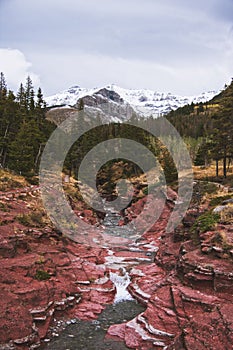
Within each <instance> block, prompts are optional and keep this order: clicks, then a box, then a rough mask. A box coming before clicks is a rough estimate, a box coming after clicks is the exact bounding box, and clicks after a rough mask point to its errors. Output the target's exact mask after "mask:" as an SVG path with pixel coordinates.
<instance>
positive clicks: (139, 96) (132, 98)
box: [45, 84, 218, 116]
mask: <svg viewBox="0 0 233 350" xmlns="http://www.w3.org/2000/svg"><path fill="white" fill-rule="evenodd" d="M217 93H218V92H217V91H209V92H205V93H202V94H200V95H198V96H178V95H173V94H171V93H161V92H157V91H152V90H133V89H124V88H121V87H119V86H117V85H114V84H112V85H107V86H105V87H102V88H94V89H86V88H81V87H80V86H73V87H71V88H69V89H68V90H65V91H63V92H61V93H58V94H56V95H53V96H50V97H47V98H46V99H45V100H46V102H47V105H48V106H49V107H52V106H72V107H77V106H78V103H79V101H80V99H85V100H86V101H87V104H89V106H90V105H91V106H92V107H93V101H92V102H91V98H92V97H93V98H94V99H95V100H96V103H95V105H96V106H97V104H98V96H99V97H104V98H105V99H106V101H107V100H109V101H111V102H115V103H120V104H121V105H122V104H126V105H130V106H132V107H133V109H134V110H136V111H137V112H139V113H140V112H141V113H143V114H145V115H154V116H158V115H161V114H167V113H168V112H170V111H171V110H175V109H177V108H179V107H183V106H185V105H187V104H191V103H192V102H193V103H200V102H203V103H204V102H207V101H209V100H211V99H212V98H213V97H214V96H215V95H216V94H217ZM99 102H100V103H101V101H99ZM102 103H103V101H102Z"/></svg>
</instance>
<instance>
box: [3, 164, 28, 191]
mask: <svg viewBox="0 0 233 350" xmlns="http://www.w3.org/2000/svg"><path fill="white" fill-rule="evenodd" d="M25 186H28V182H27V181H26V180H25V178H24V177H23V176H20V175H15V174H13V173H10V172H8V171H6V170H3V169H0V191H10V190H13V189H15V188H18V187H25Z"/></svg>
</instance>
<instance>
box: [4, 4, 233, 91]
mask: <svg viewBox="0 0 233 350" xmlns="http://www.w3.org/2000/svg"><path fill="white" fill-rule="evenodd" d="M0 70H1V71H3V72H4V73H5V76H6V78H7V81H8V86H9V87H10V88H11V89H17V87H18V84H19V82H21V81H24V80H25V77H26V76H27V75H28V74H30V75H31V77H32V78H33V82H34V85H35V86H36V87H38V85H40V86H41V87H42V89H43V91H44V93H45V95H51V94H53V93H56V92H58V91H61V90H64V89H66V88H69V87H70V86H73V85H80V86H82V87H96V86H103V85H105V84H110V83H115V84H117V85H120V86H122V87H126V88H148V89H153V90H157V91H165V92H172V93H176V94H181V95H192V94H198V93H201V92H203V91H209V90H218V89H220V88H222V87H223V86H224V84H225V83H229V82H230V80H231V77H232V76H233V1H232V0H195V1H193V0H64V1H63V0H39V1H34V0H0Z"/></svg>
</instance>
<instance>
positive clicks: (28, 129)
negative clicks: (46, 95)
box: [0, 73, 55, 177]
mask: <svg viewBox="0 0 233 350" xmlns="http://www.w3.org/2000/svg"><path fill="white" fill-rule="evenodd" d="M45 113H46V104H45V101H44V99H43V94H42V91H41V89H40V88H39V89H38V91H37V93H36V94H35V91H34V89H33V85H32V80H31V78H30V77H28V78H27V80H26V83H25V85H23V84H22V83H21V84H20V87H19V90H18V92H17V94H16V96H15V94H14V93H13V92H12V91H11V90H8V88H7V83H6V80H5V77H4V74H3V73H1V76H0V121H1V122H0V166H1V167H2V168H8V169H10V170H14V171H15V172H17V173H20V174H22V175H26V176H29V177H30V176H33V175H34V174H35V173H37V171H38V167H39V159H40V156H41V152H42V150H43V147H44V144H45V142H46V140H47V139H48V136H49V135H50V133H51V131H52V130H53V129H54V128H55V126H54V125H53V124H52V123H51V122H49V121H47V120H46V119H45Z"/></svg>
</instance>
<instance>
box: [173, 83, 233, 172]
mask: <svg viewBox="0 0 233 350" xmlns="http://www.w3.org/2000/svg"><path fill="white" fill-rule="evenodd" d="M167 118H168V120H169V121H170V122H171V123H172V124H173V125H174V126H175V128H176V129H177V130H178V131H179V133H180V134H181V136H182V137H183V138H184V139H185V140H186V142H187V145H188V147H189V148H190V153H191V156H192V158H193V162H194V164H195V165H205V166H207V165H208V164H210V162H211V161H212V160H214V161H215V163H216V177H219V175H220V174H219V162H222V165H223V174H222V175H223V177H224V178H226V177H227V172H228V168H229V165H230V164H231V162H232V157H233V147H232V145H233V81H232V83H231V84H230V85H229V86H226V88H225V89H224V90H223V91H222V92H221V93H220V94H219V95H217V96H215V97H214V98H213V99H212V100H211V101H209V102H207V103H205V104H202V103H201V104H197V105H194V104H191V105H188V106H185V107H183V108H179V109H177V110H176V111H173V112H171V113H169V114H168V116H167Z"/></svg>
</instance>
